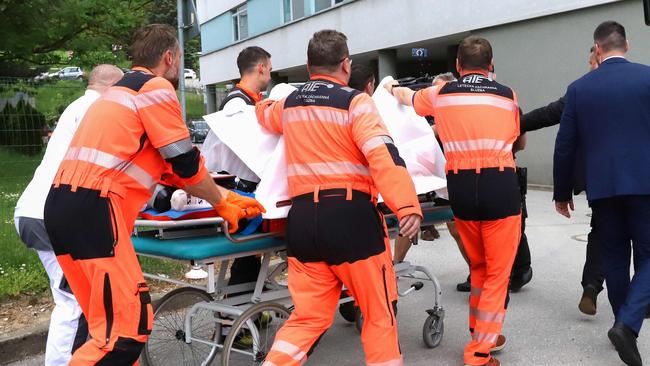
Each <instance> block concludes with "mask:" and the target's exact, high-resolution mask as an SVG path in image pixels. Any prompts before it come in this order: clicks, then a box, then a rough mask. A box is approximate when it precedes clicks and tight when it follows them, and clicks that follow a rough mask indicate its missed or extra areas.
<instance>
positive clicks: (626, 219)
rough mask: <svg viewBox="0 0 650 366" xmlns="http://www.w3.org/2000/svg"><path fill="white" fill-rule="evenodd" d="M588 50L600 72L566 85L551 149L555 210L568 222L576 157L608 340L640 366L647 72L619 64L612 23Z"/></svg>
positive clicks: (649, 172) (646, 294)
mask: <svg viewBox="0 0 650 366" xmlns="http://www.w3.org/2000/svg"><path fill="white" fill-rule="evenodd" d="M594 42H595V46H594V47H595V52H596V57H597V58H598V60H599V62H600V67H599V68H598V69H597V70H595V71H593V72H590V73H588V74H587V75H585V76H583V77H582V78H580V79H578V80H577V81H575V82H574V83H573V84H571V85H570V86H569V88H568V90H567V93H566V96H565V108H564V113H563V115H562V121H561V122H560V130H559V132H558V135H557V139H556V142H555V156H554V170H553V176H554V182H555V188H554V200H555V207H556V210H557V211H558V212H559V213H560V214H562V215H564V216H566V217H570V213H569V209H573V201H572V200H571V190H572V177H573V172H574V164H575V161H576V159H575V154H576V151H577V149H582V150H583V152H584V156H585V164H584V169H585V175H586V186H587V199H588V200H589V203H590V205H591V207H592V210H593V219H594V226H595V228H596V229H597V231H598V235H599V240H598V243H599V245H600V247H601V254H602V260H603V271H604V273H605V279H606V281H607V288H608V294H609V301H610V303H611V305H612V309H613V311H614V315H615V317H616V322H615V323H614V326H613V327H612V328H611V329H610V330H609V332H608V336H609V339H610V340H611V342H612V343H613V344H614V346H615V347H616V350H617V351H618V354H619V356H620V357H621V360H623V362H625V363H626V364H628V365H634V366H636V365H639V366H641V365H642V361H641V356H640V354H639V351H638V349H637V345H636V338H637V337H638V334H639V331H640V329H641V326H642V324H643V319H644V316H645V311H646V307H647V305H648V304H649V303H650V225H649V223H650V143H649V141H650V67H648V66H644V65H640V64H635V63H631V62H629V61H627V60H626V59H625V54H626V53H627V51H628V49H629V43H628V42H627V40H626V37H625V28H623V26H622V25H620V24H618V23H616V22H605V23H602V24H601V25H599V26H598V27H597V28H596V31H595V32H594ZM632 248H633V249H634V256H635V262H636V270H635V274H634V277H633V278H632V280H631V281H630V262H631V252H632Z"/></svg>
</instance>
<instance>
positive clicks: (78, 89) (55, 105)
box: [36, 80, 86, 126]
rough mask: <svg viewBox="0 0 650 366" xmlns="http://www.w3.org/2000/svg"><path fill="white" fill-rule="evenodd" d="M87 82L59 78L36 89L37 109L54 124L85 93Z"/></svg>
mask: <svg viewBox="0 0 650 366" xmlns="http://www.w3.org/2000/svg"><path fill="white" fill-rule="evenodd" d="M85 90H86V83H85V82H83V81H78V80H58V81H56V82H54V83H52V84H44V85H43V86H39V87H38V88H37V89H36V109H37V110H38V111H39V112H41V113H43V114H44V115H45V119H46V121H48V123H49V124H50V126H52V125H53V123H55V122H56V121H57V120H58V119H59V116H60V115H61V113H63V110H64V109H65V108H66V107H67V106H68V105H69V104H70V103H72V102H73V101H74V100H75V99H77V98H79V97H80V96H82V95H83V94H84V92H85Z"/></svg>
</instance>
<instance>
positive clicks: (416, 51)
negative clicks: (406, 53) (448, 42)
mask: <svg viewBox="0 0 650 366" xmlns="http://www.w3.org/2000/svg"><path fill="white" fill-rule="evenodd" d="M648 1H650V0H648ZM411 56H412V57H419V58H425V57H428V56H429V50H427V49H426V48H412V49H411Z"/></svg>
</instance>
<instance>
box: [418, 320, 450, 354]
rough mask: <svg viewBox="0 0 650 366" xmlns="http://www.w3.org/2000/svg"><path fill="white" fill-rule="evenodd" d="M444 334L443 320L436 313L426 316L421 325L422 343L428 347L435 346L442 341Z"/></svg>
mask: <svg viewBox="0 0 650 366" xmlns="http://www.w3.org/2000/svg"><path fill="white" fill-rule="evenodd" d="M444 334H445V322H444V319H443V318H441V317H440V316H439V315H437V314H432V315H429V316H428V317H427V320H425V321H424V326H423V327H422V339H423V340H424V344H426V346H427V347H429V348H436V347H438V346H439V345H440V342H442V336H443V335H444Z"/></svg>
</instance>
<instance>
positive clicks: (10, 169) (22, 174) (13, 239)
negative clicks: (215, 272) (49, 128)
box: [0, 149, 188, 303]
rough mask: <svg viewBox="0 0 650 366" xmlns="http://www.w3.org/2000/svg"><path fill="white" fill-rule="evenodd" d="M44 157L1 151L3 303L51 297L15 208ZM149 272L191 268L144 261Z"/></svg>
mask: <svg viewBox="0 0 650 366" xmlns="http://www.w3.org/2000/svg"><path fill="white" fill-rule="evenodd" d="M41 158H42V156H36V157H27V156H24V155H20V154H16V153H12V152H8V151H5V150H2V149H0V303H2V302H4V301H6V300H7V299H9V298H11V297H15V296H21V295H30V296H33V295H36V296H49V295H48V293H49V292H48V291H49V280H48V278H47V275H46V273H45V270H44V269H43V266H42V265H41V262H40V260H39V259H38V256H37V255H36V252H34V251H33V250H30V249H27V247H25V245H24V244H23V243H22V242H21V241H20V238H19V237H18V234H17V233H16V229H15V226H14V221H13V215H14V207H15V206H16V202H17V201H18V198H19V197H20V194H21V193H22V191H23V190H24V189H25V187H26V186H27V184H28V183H29V181H30V180H31V179H32V176H33V174H34V170H35V169H36V167H37V166H38V164H39V163H40V161H41ZM140 261H141V264H142V268H143V270H144V271H145V272H150V273H155V274H160V273H162V274H166V275H169V276H173V277H177V276H179V275H181V274H182V273H184V272H185V271H187V269H188V268H187V265H184V264H181V263H179V262H174V261H170V260H161V259H154V258H141V259H140Z"/></svg>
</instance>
